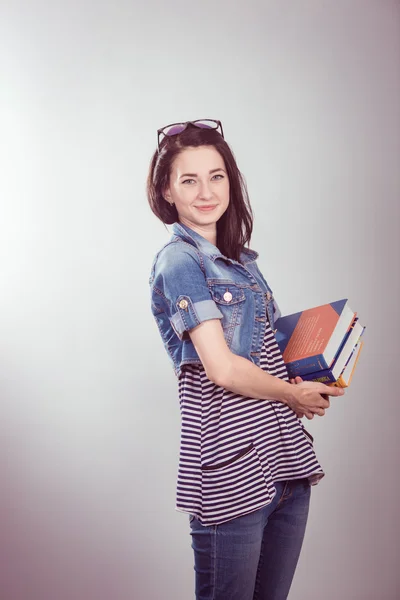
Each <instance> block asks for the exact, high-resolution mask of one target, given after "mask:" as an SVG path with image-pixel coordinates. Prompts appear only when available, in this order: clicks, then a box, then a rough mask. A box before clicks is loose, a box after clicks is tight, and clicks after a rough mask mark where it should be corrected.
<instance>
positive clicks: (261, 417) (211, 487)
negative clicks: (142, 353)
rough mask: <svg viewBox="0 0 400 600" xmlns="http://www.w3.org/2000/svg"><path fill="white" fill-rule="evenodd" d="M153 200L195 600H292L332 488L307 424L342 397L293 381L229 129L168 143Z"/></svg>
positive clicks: (156, 166)
mask: <svg viewBox="0 0 400 600" xmlns="http://www.w3.org/2000/svg"><path fill="white" fill-rule="evenodd" d="M148 200H149V203H150V207H151V209H152V211H153V212H154V213H155V214H156V216H157V217H158V218H159V219H161V221H162V222H163V223H166V224H173V226H172V236H171V238H170V240H169V242H168V243H167V244H165V245H164V246H163V247H162V248H161V250H160V251H159V252H158V253H157V255H156V257H155V259H154V262H153V265H152V269H151V276H150V287H151V309H152V312H153V315H154V318H155V320H156V323H157V325H158V328H159V331H160V334H161V338H162V341H163V343H164V346H165V349H166V351H167V353H168V356H169V358H170V360H171V363H172V366H173V368H174V371H175V374H176V376H177V378H178V387H179V400H180V408H181V416H182V420H181V446H180V448H181V449H180V461H179V472H178V482H177V502H176V508H177V510H179V511H182V512H186V513H188V514H189V522H190V528H191V536H192V548H193V550H194V564H195V573H196V581H195V588H196V598H197V600H283V599H285V598H287V595H288V593H289V589H290V585H291V582H292V579H293V575H294V572H295V568H296V565H297V561H298V558H299V554H300V549H301V546H302V541H303V537H304V532H305V527H306V522H307V515H308V508H309V500H310V486H311V485H312V484H316V483H317V482H318V481H319V480H320V479H321V478H322V477H323V475H324V473H323V470H322V468H321V466H320V464H319V463H318V460H317V458H316V456H315V453H314V449H313V439H312V437H311V436H310V434H308V433H307V431H306V430H305V428H304V426H303V423H302V421H301V420H300V419H301V418H302V417H303V416H306V417H307V418H308V419H312V418H313V417H314V415H315V414H316V415H320V416H322V415H324V414H325V410H326V409H327V408H328V407H329V400H328V395H330V396H338V395H341V394H343V390H341V389H339V388H332V387H328V386H325V385H324V384H321V383H310V382H303V381H302V380H301V378H296V381H289V379H288V375H287V371H286V367H285V364H284V362H283V359H282V355H281V353H280V350H279V346H278V344H277V341H276V337H275V335H277V332H276V330H275V321H276V319H277V318H278V317H279V314H280V312H279V308H278V305H277V303H276V301H275V299H274V297H273V294H272V290H271V288H270V287H269V285H268V283H267V281H266V279H265V278H264V276H263V275H262V273H261V272H260V270H259V268H258V266H257V262H256V259H257V257H258V255H257V253H256V252H255V251H254V250H250V249H249V248H248V247H246V245H248V243H249V241H250V237H251V233H252V225H253V222H252V213H251V208H250V203H249V199H248V196H247V190H246V186H245V183H244V180H243V178H242V176H241V174H240V171H239V169H238V166H237V164H236V161H235V158H234V155H233V153H232V151H231V150H230V148H229V146H228V144H227V143H226V141H225V140H224V136H223V130H222V125H221V122H220V121H214V120H204V121H202V120H200V121H191V122H186V123H178V124H177V123H175V124H173V125H169V126H167V127H164V128H162V129H160V130H159V131H158V148H157V150H156V152H155V154H154V156H153V158H152V161H151V164H150V171H149V175H148ZM266 210H268V208H266ZM294 383H295V384H296V385H293V384H294Z"/></svg>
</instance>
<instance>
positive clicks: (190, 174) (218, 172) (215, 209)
mask: <svg viewBox="0 0 400 600" xmlns="http://www.w3.org/2000/svg"><path fill="white" fill-rule="evenodd" d="M165 199H166V200H167V201H168V202H174V203H175V206H176V209H177V211H178V215H179V220H180V221H181V222H182V223H184V224H185V225H188V227H191V228H192V229H194V230H196V229H198V230H200V232H203V231H209V232H213V231H215V230H216V223H217V221H218V219H219V218H220V217H221V216H222V215H223V214H224V212H225V211H226V209H227V208H228V204H229V179H228V174H227V172H226V168H225V162H224V160H223V158H222V156H221V155H220V154H219V152H218V151H217V150H216V149H215V148H214V146H200V147H198V148H192V147H190V148H185V150H183V151H182V152H181V153H180V154H179V155H178V156H177V157H176V159H175V160H174V162H173V164H172V170H171V174H170V180H169V186H168V188H167V189H166V190H165Z"/></svg>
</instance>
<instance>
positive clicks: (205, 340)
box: [189, 319, 343, 418]
mask: <svg viewBox="0 0 400 600" xmlns="http://www.w3.org/2000/svg"><path fill="white" fill-rule="evenodd" d="M189 335H190V337H191V340H192V342H193V344H194V346H195V348H196V351H197V354H198V355H199V358H200V360H201V362H202V363H203V366H204V369H205V371H206V375H207V377H208V379H210V380H211V381H213V382H214V383H215V384H216V385H219V386H221V387H224V388H225V389H228V390H230V391H232V392H234V393H237V394H241V395H243V396H249V397H251V398H258V399H260V400H278V401H279V402H282V403H283V404H287V405H288V406H290V408H292V410H294V412H296V414H297V415H298V416H303V415H305V416H307V417H308V418H312V416H313V413H315V414H319V415H321V416H322V415H323V414H324V413H325V409H326V408H328V407H329V400H328V399H326V398H323V397H322V395H321V394H329V395H330V396H340V395H342V394H343V390H341V389H340V388H333V387H329V386H326V385H324V384H317V385H315V382H311V383H312V385H310V386H308V385H307V383H308V382H303V383H302V384H301V386H297V385H292V384H290V383H288V382H286V381H284V380H283V379H280V378H279V377H275V376H274V375H270V374H269V373H267V372H266V371H264V370H263V369H261V368H260V367H257V365H255V364H254V363H252V362H251V361H250V360H247V359H246V358H243V357H241V356H237V355H236V354H234V353H233V352H231V351H230V350H229V348H228V346H227V344H226V341H225V338H224V334H223V331H222V326H221V323H220V321H219V320H218V319H212V320H209V321H205V322H203V323H201V324H200V325H198V326H197V327H195V328H193V329H191V330H190V332H189Z"/></svg>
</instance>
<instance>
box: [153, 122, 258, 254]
mask: <svg viewBox="0 0 400 600" xmlns="http://www.w3.org/2000/svg"><path fill="white" fill-rule="evenodd" d="M199 146H214V148H215V149H216V150H217V152H219V153H220V155H221V156H222V158H223V159H224V162H225V166H226V170H227V173H228V178H229V188H230V193H229V205H228V208H227V210H226V211H225V213H224V214H223V215H222V217H221V218H220V219H219V220H218V221H217V247H218V249H219V251H220V252H221V253H222V254H223V255H224V256H227V257H228V258H232V259H234V260H237V261H239V260H240V252H241V251H242V249H243V248H244V246H245V244H248V243H249V242H250V238H251V234H252V231H253V213H252V210H251V206H250V201H249V196H248V192H247V187H246V183H245V180H244V178H243V175H242V174H241V172H240V171H239V168H238V166H237V164H236V159H235V157H234V155H233V152H232V150H231V149H230V147H229V146H228V144H227V143H226V141H225V140H224V138H223V137H222V135H221V134H220V133H219V132H218V131H216V130H215V129H200V128H199V127H195V126H194V125H188V126H187V127H186V129H185V130H184V131H183V132H182V133H179V134H178V135H174V136H170V137H168V136H165V137H164V139H163V140H162V141H161V144H160V151H159V152H158V151H156V152H155V153H154V155H153V157H152V159H151V163H150V169H149V174H148V177H147V198H148V201H149V204H150V208H151V210H152V211H153V213H154V214H155V215H156V216H157V217H158V218H159V219H160V220H161V221H162V222H163V223H165V224H167V225H170V224H171V223H175V222H176V221H178V220H179V216H178V212H177V210H176V207H175V206H171V205H170V204H169V203H168V202H167V201H166V200H165V199H164V196H163V193H164V191H165V189H166V188H167V187H168V184H169V177H170V173H171V168H172V163H173V161H174V160H175V158H176V157H177V156H178V154H179V153H180V152H182V151H183V150H184V149H185V148H188V147H196V148H197V147H199Z"/></svg>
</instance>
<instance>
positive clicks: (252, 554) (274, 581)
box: [189, 479, 311, 600]
mask: <svg viewBox="0 0 400 600" xmlns="http://www.w3.org/2000/svg"><path fill="white" fill-rule="evenodd" d="M275 487H276V490H277V493H276V495H275V497H274V499H273V501H272V502H271V503H270V504H269V505H268V506H265V507H263V508H261V509H259V510H256V511H254V512H251V513H249V514H247V515H244V516H242V517H237V518H236V519H232V520H231V521H228V522H227V523H222V524H221V525H212V526H210V527H204V526H203V525H201V523H200V522H199V521H198V519H197V518H196V517H194V516H193V515H190V518H189V521H190V528H191V534H190V535H191V536H192V548H193V550H194V569H195V575H196V585H195V588H196V600H286V598H287V596H288V594H289V589H290V586H291V583H292V579H293V576H294V572H295V570H296V566H297V561H298V558H299V555H300V550H301V546H302V543H303V538H304V533H305V529H306V523H307V517H308V509H309V504H310V493H311V486H310V483H309V481H308V479H297V480H293V481H279V482H276V483H275Z"/></svg>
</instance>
